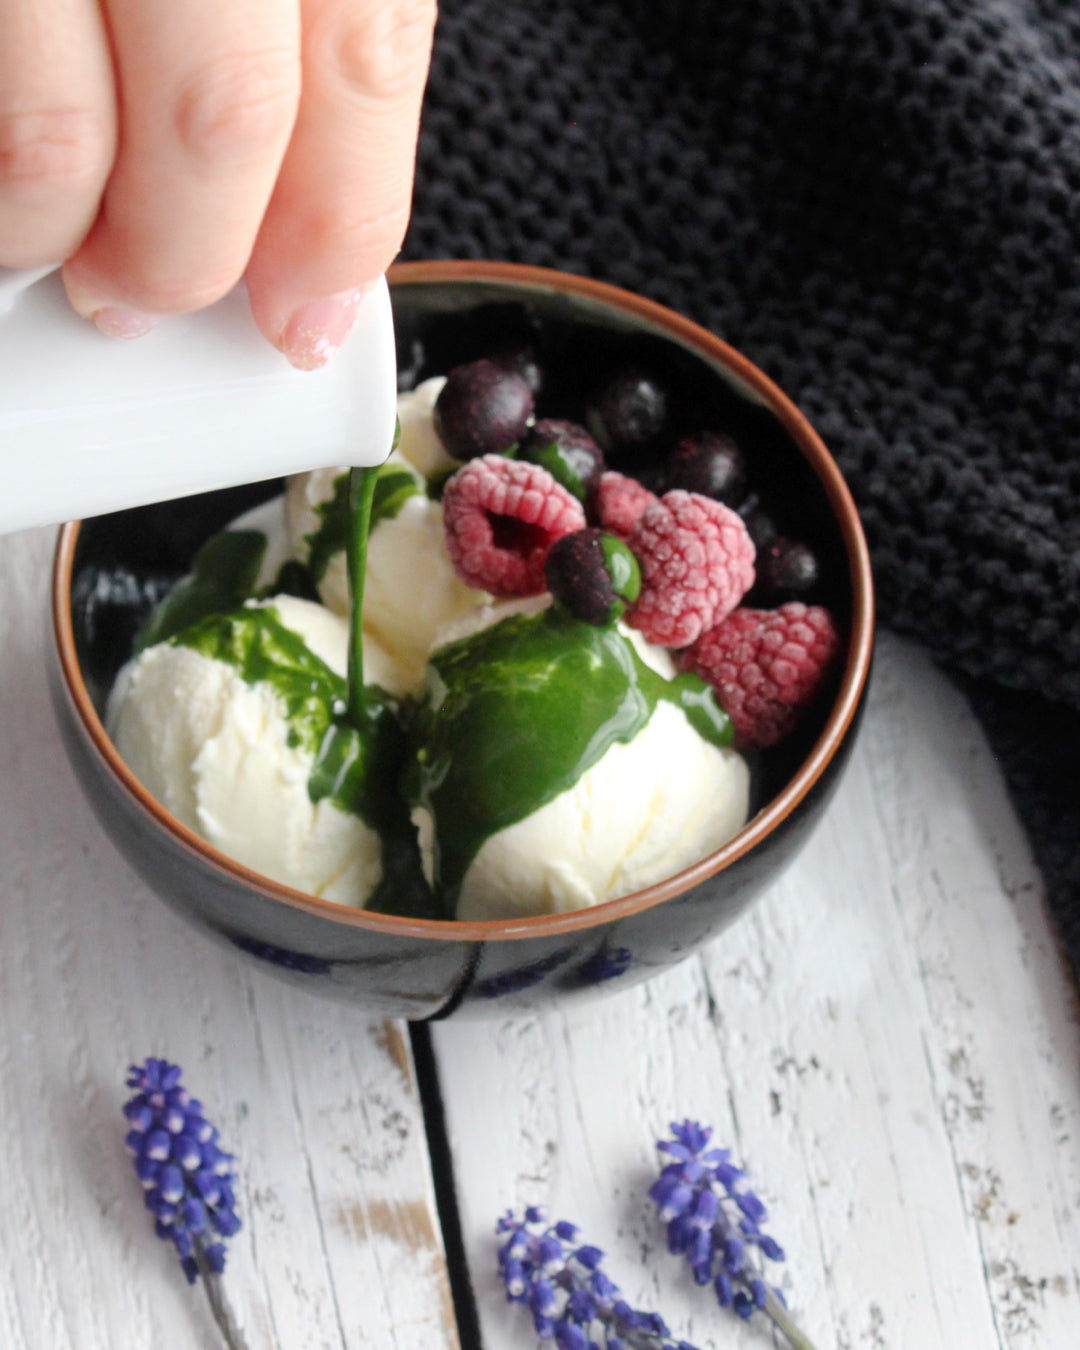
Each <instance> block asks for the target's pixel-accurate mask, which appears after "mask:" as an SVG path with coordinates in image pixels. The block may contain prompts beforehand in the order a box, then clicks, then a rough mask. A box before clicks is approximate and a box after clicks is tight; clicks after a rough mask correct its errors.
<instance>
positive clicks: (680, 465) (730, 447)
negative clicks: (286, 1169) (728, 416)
mask: <svg viewBox="0 0 1080 1350" xmlns="http://www.w3.org/2000/svg"><path fill="white" fill-rule="evenodd" d="M664 483H665V485H666V487H667V488H668V490H669V491H670V490H671V489H672V488H683V489H684V490H685V491H687V492H700V493H701V495H702V496H703V497H715V498H716V500H717V501H718V502H723V503H724V504H725V505H727V506H736V505H738V503H739V502H740V501H742V499H743V497H744V496H745V495H746V461H745V458H744V456H743V452H742V451H741V450H740V449H739V446H738V444H737V443H736V441H735V438H734V437H733V436H729V435H728V434H727V432H724V431H699V432H696V433H695V434H694V435H693V436H687V437H685V438H684V439H683V440H681V441H680V442H679V443H678V445H677V446H676V447H675V449H674V450H672V452H671V454H670V455H669V456H668V460H667V464H666V465H665V466H664Z"/></svg>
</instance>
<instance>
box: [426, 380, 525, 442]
mask: <svg viewBox="0 0 1080 1350" xmlns="http://www.w3.org/2000/svg"><path fill="white" fill-rule="evenodd" d="M532 413H533V396H532V390H531V389H530V388H529V385H528V381H527V380H526V379H525V377H524V375H522V374H520V373H519V372H518V371H516V370H511V369H508V368H507V367H506V366H501V365H498V364H497V363H496V362H494V361H486V360H485V361H470V362H468V364H466V365H464V366H456V367H455V368H454V369H453V370H452V371H451V372H450V374H449V375H448V376H447V377H446V383H445V384H444V385H443V387H442V390H441V392H440V393H439V397H438V399H437V400H436V402H435V431H436V434H437V435H438V437H439V440H441V441H442V443H443V445H444V446H445V447H446V450H447V453H448V454H451V455H453V457H454V458H455V459H476V458H477V457H478V456H480V455H489V454H501V453H502V452H503V451H504V450H509V448H510V447H511V446H512V445H514V444H515V443H516V442H517V441H519V440H520V439H521V437H522V436H523V435H524V432H525V428H526V427H527V426H528V423H529V418H530V417H531V416H532Z"/></svg>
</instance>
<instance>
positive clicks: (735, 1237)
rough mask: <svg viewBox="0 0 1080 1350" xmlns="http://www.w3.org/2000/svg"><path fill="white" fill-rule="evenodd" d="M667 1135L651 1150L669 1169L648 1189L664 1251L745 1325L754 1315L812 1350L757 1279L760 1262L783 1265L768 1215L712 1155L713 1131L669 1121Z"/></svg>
mask: <svg viewBox="0 0 1080 1350" xmlns="http://www.w3.org/2000/svg"><path fill="white" fill-rule="evenodd" d="M671 1133H672V1135H673V1136H674V1138H672V1139H663V1140H661V1141H660V1142H659V1143H658V1144H657V1148H658V1149H659V1150H660V1152H661V1153H664V1154H666V1155H667V1156H668V1157H669V1158H670V1159H671V1162H669V1163H668V1164H667V1165H666V1166H665V1167H664V1168H663V1170H662V1171H661V1173H660V1176H659V1177H658V1178H657V1180H656V1181H655V1182H654V1183H653V1185H652V1187H651V1188H650V1190H649V1196H650V1198H651V1199H652V1201H653V1202H654V1204H655V1205H656V1208H657V1210H658V1211H659V1214H660V1217H661V1219H663V1220H664V1221H665V1222H666V1223H667V1239H668V1250H669V1251H670V1252H671V1253H672V1254H673V1255H675V1256H684V1257H685V1258H686V1260H687V1262H688V1264H689V1266H690V1269H691V1271H692V1273H693V1276H694V1281H695V1283H697V1284H699V1285H702V1286H704V1285H711V1286H712V1288H713V1291H714V1292H715V1294H716V1298H717V1302H718V1303H719V1304H720V1306H721V1307H722V1308H731V1309H733V1311H734V1312H736V1313H738V1315H739V1316H740V1317H743V1318H749V1317H752V1316H753V1315H754V1313H755V1312H757V1311H758V1310H759V1309H760V1310H762V1311H764V1312H765V1313H766V1314H767V1316H768V1317H770V1318H771V1319H772V1321H773V1322H774V1323H775V1324H776V1325H777V1326H778V1327H779V1328H780V1330H781V1331H783V1333H784V1335H785V1336H787V1338H788V1340H789V1341H790V1342H791V1344H792V1345H793V1346H795V1347H796V1348H797V1350H813V1346H812V1345H811V1343H810V1341H809V1340H807V1338H806V1336H805V1334H804V1333H803V1332H802V1331H800V1330H799V1328H798V1327H797V1326H795V1324H794V1322H793V1321H792V1320H791V1318H790V1317H789V1316H788V1314H787V1311H786V1309H785V1305H784V1296H783V1294H782V1293H781V1291H780V1290H779V1289H778V1288H776V1287H775V1286H769V1285H768V1284H766V1282H765V1280H764V1279H763V1278H762V1258H765V1259H767V1260H769V1261H783V1259H784V1252H783V1249H782V1248H781V1247H780V1245H779V1243H777V1242H776V1241H775V1240H774V1239H773V1238H771V1237H770V1236H769V1235H768V1233H764V1232H762V1229H761V1225H762V1224H763V1223H764V1222H765V1220H766V1219H767V1218H768V1213H767V1212H766V1209H765V1206H764V1205H763V1204H762V1203H761V1201H760V1200H759V1199H758V1197H757V1196H756V1195H755V1194H754V1192H753V1191H752V1190H751V1189H750V1187H749V1186H748V1185H747V1184H746V1177H745V1174H744V1173H743V1171H742V1169H741V1168H739V1167H737V1166H736V1165H735V1163H733V1162H732V1160H731V1152H730V1150H729V1149H726V1148H710V1147H709V1141H710V1139H711V1138H712V1130H711V1129H709V1128H707V1127H706V1126H703V1125H699V1124H698V1123H697V1121H695V1120H684V1121H682V1122H681V1123H679V1122H676V1121H673V1122H672V1124H671Z"/></svg>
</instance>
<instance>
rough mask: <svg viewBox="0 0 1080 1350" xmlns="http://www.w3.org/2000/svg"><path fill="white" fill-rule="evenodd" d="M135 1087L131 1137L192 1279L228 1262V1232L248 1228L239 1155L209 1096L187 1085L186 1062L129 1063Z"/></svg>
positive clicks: (163, 1223)
mask: <svg viewBox="0 0 1080 1350" xmlns="http://www.w3.org/2000/svg"><path fill="white" fill-rule="evenodd" d="M127 1086H128V1087H129V1088H134V1089H135V1095H134V1096H133V1097H132V1098H131V1099H130V1101H128V1102H127V1103H126V1104H125V1106H124V1115H125V1116H126V1117H127V1121H128V1125H129V1126H130V1129H129V1130H128V1133H127V1137H126V1139H125V1143H126V1144H127V1146H128V1149H129V1150H130V1152H131V1153H132V1154H133V1155H134V1159H135V1173H136V1175H137V1176H138V1178H139V1180H140V1182H142V1185H143V1189H144V1190H145V1192H146V1208H147V1209H148V1210H149V1211H150V1212H151V1214H153V1216H154V1223H155V1228H156V1231H157V1235H158V1237H159V1238H162V1239H163V1240H164V1241H166V1242H171V1243H172V1244H173V1246H174V1247H175V1248H176V1253H177V1255H178V1256H179V1258H180V1265H181V1266H182V1267H183V1270H184V1274H185V1275H186V1276H187V1280H188V1283H189V1284H194V1283H195V1281H196V1279H197V1278H198V1275H199V1271H200V1269H201V1270H202V1271H203V1273H204V1274H205V1273H206V1272H207V1271H209V1272H212V1273H213V1274H215V1275H220V1274H221V1272H222V1271H223V1270H224V1269H225V1239H226V1238H230V1237H232V1236H233V1234H234V1233H236V1232H237V1231H238V1229H239V1228H240V1220H239V1219H238V1218H237V1215H236V1191H235V1187H236V1172H235V1170H234V1166H233V1164H234V1163H235V1159H234V1158H233V1156H232V1154H231V1153H225V1152H223V1151H222V1150H221V1149H220V1148H219V1147H218V1142H217V1141H218V1132H217V1130H215V1129H214V1127H213V1125H211V1124H210V1122H209V1121H208V1120H207V1119H206V1117H205V1116H204V1115H203V1108H202V1103H201V1102H197V1101H196V1100H195V1099H194V1098H193V1097H190V1096H189V1095H188V1093H187V1091H186V1090H185V1089H184V1088H182V1087H181V1086H180V1069H179V1067H178V1066H177V1065H175V1064H170V1063H169V1062H168V1061H167V1060H164V1059H148V1060H147V1061H146V1063H145V1064H143V1065H142V1066H139V1065H137V1064H133V1065H132V1066H131V1068H130V1069H129V1070H128V1076H127Z"/></svg>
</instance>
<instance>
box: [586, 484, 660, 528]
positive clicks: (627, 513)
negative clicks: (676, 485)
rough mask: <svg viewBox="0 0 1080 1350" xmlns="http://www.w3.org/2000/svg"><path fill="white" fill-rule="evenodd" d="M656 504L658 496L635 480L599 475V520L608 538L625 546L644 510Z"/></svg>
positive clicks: (597, 499)
mask: <svg viewBox="0 0 1080 1350" xmlns="http://www.w3.org/2000/svg"><path fill="white" fill-rule="evenodd" d="M656 501H659V498H658V497H657V496H656V494H655V493H653V492H650V491H649V489H648V488H647V487H643V486H642V484H641V483H639V482H638V481H637V479H636V478H627V477H626V476H625V475H624V474H621V473H615V472H614V471H613V470H609V471H608V472H607V473H602V474H601V475H600V482H599V484H598V485H597V488H596V494H595V497H594V507H595V511H596V518H597V520H598V521H599V523H600V525H601V526H602V528H603V529H605V530H607V532H608V534H613V535H615V536H616V538H618V539H622V540H623V541H624V542H625V541H626V540H627V539H629V538H630V536H631V535H632V534H633V532H634V526H635V525H636V524H637V523H638V521H639V520H640V519H641V517H642V515H643V514H644V511H645V508H646V507H647V506H652V504H653V502H656Z"/></svg>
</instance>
